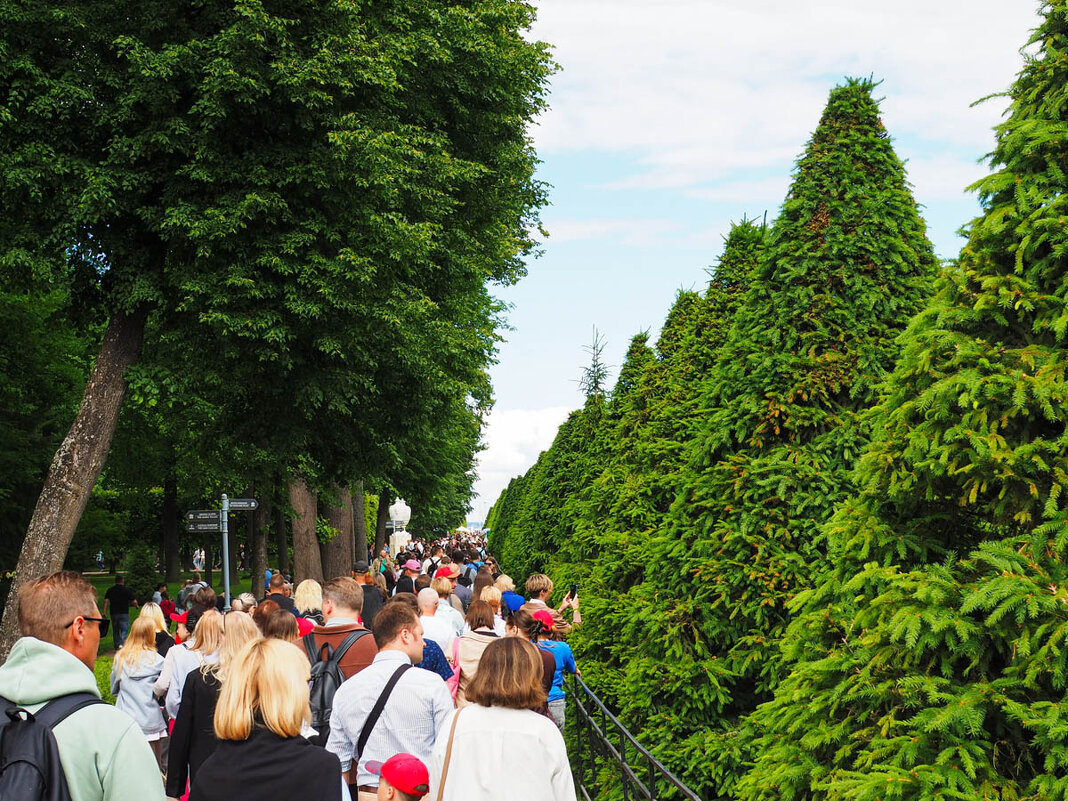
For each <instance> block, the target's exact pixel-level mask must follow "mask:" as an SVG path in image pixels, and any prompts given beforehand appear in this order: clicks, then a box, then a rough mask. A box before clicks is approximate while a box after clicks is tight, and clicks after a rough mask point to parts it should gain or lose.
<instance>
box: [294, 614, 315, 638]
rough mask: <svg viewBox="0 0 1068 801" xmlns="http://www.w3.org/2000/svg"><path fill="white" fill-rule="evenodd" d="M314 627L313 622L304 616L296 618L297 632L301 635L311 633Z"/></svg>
mask: <svg viewBox="0 0 1068 801" xmlns="http://www.w3.org/2000/svg"><path fill="white" fill-rule="evenodd" d="M314 628H315V623H314V622H313V621H311V620H308V618H306V617H298V618H297V634H299V635H300V636H301V637H303V636H304V635H305V634H311V632H312V629H314Z"/></svg>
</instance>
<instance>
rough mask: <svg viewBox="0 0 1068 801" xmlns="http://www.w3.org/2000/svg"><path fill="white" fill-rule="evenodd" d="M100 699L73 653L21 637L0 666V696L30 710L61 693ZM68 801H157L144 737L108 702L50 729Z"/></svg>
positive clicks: (157, 783) (155, 775)
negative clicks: (71, 800)
mask: <svg viewBox="0 0 1068 801" xmlns="http://www.w3.org/2000/svg"><path fill="white" fill-rule="evenodd" d="M76 692H90V693H92V694H93V695H95V696H97V697H98V698H99V697H100V690H98V689H97V686H96V677H95V676H94V675H93V672H92V671H91V670H89V668H87V667H86V666H85V665H84V664H82V662H80V661H79V660H78V659H77V658H76V657H75V656H74V655H73V654H70V653H68V652H67V651H64V650H63V649H62V648H60V647H59V646H56V645H52V644H51V643H47V642H42V641H41V640H38V639H35V638H34V637H23V638H22V639H20V640H19V641H18V642H16V643H15V647H14V648H12V649H11V655H10V656H8V658H7V662H5V663H4V664H3V665H0V695H2V696H3V697H4V698H7V699H8V700H9V701H13V702H14V703H16V704H19V705H20V706H22V707H25V708H26V709H28V710H29V711H30V712H36V711H37V710H38V709H40V708H41V707H42V706H44V705H45V703H46V702H48V701H50V700H52V699H53V698H57V697H59V696H61V695H67V694H68V693H76ZM55 735H56V743H57V744H58V745H59V759H60V762H62V763H63V772H64V773H65V774H66V775H67V784H68V786H69V787H70V794H71V798H72V799H73V801H163V798H164V794H163V780H162V778H161V777H160V775H159V768H158V767H157V766H156V758H155V757H154V756H153V755H152V749H151V748H149V745H148V742H147V741H146V740H145V736H144V734H142V733H141V729H140V727H139V726H138V725H137V724H136V723H134V721H133V719H132V718H131V717H130V716H129V715H127V714H126V713H125V712H122V711H120V710H118V709H116V708H115V707H113V706H110V705H108V704H93V705H92V706H89V707H86V708H85V709H80V710H78V711H77V712H75V713H74V714H73V715H71V716H70V717H69V718H67V719H66V720H64V721H63V722H62V723H60V724H59V725H58V726H56V728H55Z"/></svg>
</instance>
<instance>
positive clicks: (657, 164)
mask: <svg viewBox="0 0 1068 801" xmlns="http://www.w3.org/2000/svg"><path fill="white" fill-rule="evenodd" d="M1036 5H1037V4H1035V3H1030V2H1011V3H1010V2H1004V0H940V1H939V2H937V3H932V2H930V0H900V2H897V3H885V2H876V1H875V0H819V2H815V3H797V2H795V1H794V0H762V1H761V0H756V2H751V3H749V4H740V3H737V2H736V1H735V0H658V2H648V0H541V2H539V3H538V13H539V21H538V23H537V24H536V26H535V28H534V31H533V35H534V36H536V37H538V38H541V39H543V40H545V41H547V42H550V43H551V44H553V45H554V47H555V54H556V58H557V60H558V61H559V62H560V63H561V65H562V67H563V69H562V71H561V72H560V73H559V74H558V75H557V76H556V77H555V78H554V80H553V88H552V93H551V96H550V102H551V105H552V108H551V110H550V111H548V112H547V113H546V114H545V115H544V116H543V118H542V119H541V121H540V123H539V125H538V126H537V128H536V129H535V141H536V143H537V146H538V148H539V149H540V150H541V151H543V152H545V153H551V152H554V151H556V152H564V151H583V150H595V151H611V152H624V151H633V152H634V153H636V154H637V159H638V160H639V162H640V164H641V166H642V168H643V169H642V171H641V172H640V173H638V174H636V175H632V176H630V177H628V178H625V179H623V180H621V181H620V182H618V183H616V184H613V186H614V187H615V188H641V187H654V188H665V187H676V186H679V187H685V186H697V185H700V184H702V183H706V182H709V181H719V180H724V179H726V178H728V177H730V176H731V175H734V174H735V173H737V172H738V171H740V170H745V169H747V168H752V167H758V168H759V167H769V166H779V165H782V164H787V165H788V164H789V162H790V161H792V159H793V158H794V157H796V156H797V154H798V153H800V151H801V150H802V148H803V145H804V142H805V140H806V139H807V138H808V135H809V133H810V132H811V130H812V129H813V128H814V127H815V124H816V122H817V120H818V117H819V113H820V110H821V109H822V106H823V104H824V103H825V101H826V97H827V92H828V90H829V89H830V87H831V85H832V84H833V83H835V82H837V81H838V80H840V79H841V77H843V76H845V75H858V76H866V75H869V74H871V75H874V77H875V78H876V79H885V81H884V83H883V84H882V86H880V87H879V89H878V90H877V95H881V96H885V102H884V103H883V111H884V117H885V121H886V124H887V127H888V128H889V129H890V131H891V133H892V134H893V135H895V136H896V137H904V136H909V137H915V138H918V139H922V140H925V141H929V142H932V143H937V144H938V145H939V146H940V147H941V148H942V149H945V148H960V149H965V150H967V151H969V152H970V153H974V154H975V155H976V156H978V155H981V154H982V153H983V152H985V151H986V150H987V149H989V145H990V143H991V141H992V134H991V133H990V128H991V127H992V126H993V125H994V124H996V123H997V121H998V119H999V116H1000V114H1001V111H1002V109H1003V108H1004V106H1005V103H1004V101H1000V100H995V101H992V102H989V103H985V104H983V105H981V106H979V107H977V108H970V104H971V103H972V102H973V101H975V100H976V99H978V98H979V97H982V96H984V95H987V94H990V93H992V92H997V91H1001V90H1004V89H1005V88H1007V86H1008V84H1009V82H1010V81H1011V79H1012V76H1013V75H1014V74H1015V72H1016V71H1017V70H1018V69H1019V66H1020V63H1021V60H1020V57H1019V55H1018V54H1017V52H1016V51H1017V48H1018V47H1019V46H1020V45H1021V44H1023V41H1024V37H1025V36H1026V32H1027V30H1028V29H1029V28H1031V27H1033V26H1034V25H1035V24H1036V22H1037V15H1036V13H1035V8H1036ZM962 43H967V44H966V46H965V45H963V44H962Z"/></svg>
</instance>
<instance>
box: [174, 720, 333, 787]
mask: <svg viewBox="0 0 1068 801" xmlns="http://www.w3.org/2000/svg"><path fill="white" fill-rule="evenodd" d="M168 792H169V791H168ZM264 798H287V799H298V798H299V799H300V801H340V799H341V763H340V762H338V759H337V757H336V756H334V755H333V754H331V753H330V752H329V751H327V750H326V749H325V748H318V747H317V746H314V745H312V744H311V743H310V742H308V741H307V740H305V739H304V738H303V737H288V738H287V737H279V736H278V735H277V734H274V733H273V732H271V731H270V730H268V729H266V728H264V727H263V726H262V725H261V724H258V725H256V726H255V727H254V728H253V730H252V735H251V736H250V737H249V738H248V739H247V740H221V741H219V747H218V748H216V749H215V753H214V754H212V755H211V756H210V757H209V758H208V760H207V762H205V763H204V764H203V765H202V766H201V768H200V770H199V771H198V772H197V777H196V779H195V780H194V782H193V786H192V789H191V790H190V792H189V801H246V799H247V801H261V799H264Z"/></svg>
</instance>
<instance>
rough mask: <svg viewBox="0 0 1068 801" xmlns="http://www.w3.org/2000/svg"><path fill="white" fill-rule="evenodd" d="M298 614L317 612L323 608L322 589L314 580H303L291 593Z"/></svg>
mask: <svg viewBox="0 0 1068 801" xmlns="http://www.w3.org/2000/svg"><path fill="white" fill-rule="evenodd" d="M293 605H294V606H296V607H297V611H298V612H318V611H319V610H321V609H322V608H323V588H322V586H321V585H320V584H319V582H318V581H316V580H315V579H304V581H302V582H300V584H298V585H297V591H296V592H294V593H293Z"/></svg>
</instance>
